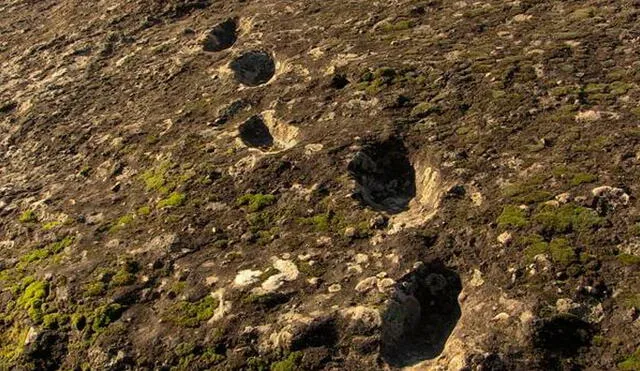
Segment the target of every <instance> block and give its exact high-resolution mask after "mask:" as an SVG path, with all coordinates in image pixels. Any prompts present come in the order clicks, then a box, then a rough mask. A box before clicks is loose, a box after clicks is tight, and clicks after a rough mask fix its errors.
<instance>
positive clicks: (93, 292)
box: [84, 281, 107, 297]
mask: <svg viewBox="0 0 640 371" xmlns="http://www.w3.org/2000/svg"><path fill="white" fill-rule="evenodd" d="M106 288H107V285H105V283H104V282H101V281H98V282H92V283H90V284H88V285H87V286H85V288H84V295H85V296H89V297H92V296H100V295H102V294H103V293H104V292H105V290H106Z"/></svg>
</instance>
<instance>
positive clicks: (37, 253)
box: [20, 248, 51, 263]
mask: <svg viewBox="0 0 640 371" xmlns="http://www.w3.org/2000/svg"><path fill="white" fill-rule="evenodd" d="M49 255H51V252H50V251H49V249H46V248H43V249H35V250H33V251H31V252H30V253H28V254H26V255H23V256H22V257H21V258H20V261H21V262H23V263H31V262H34V261H37V260H43V259H46V258H48V257H49Z"/></svg>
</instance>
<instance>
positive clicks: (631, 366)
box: [618, 348, 640, 371]
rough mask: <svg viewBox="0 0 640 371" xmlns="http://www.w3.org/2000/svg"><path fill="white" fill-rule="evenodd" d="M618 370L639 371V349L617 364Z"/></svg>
mask: <svg viewBox="0 0 640 371" xmlns="http://www.w3.org/2000/svg"><path fill="white" fill-rule="evenodd" d="M618 369H619V370H624V371H638V370H640V348H638V349H637V350H636V351H635V352H633V354H631V355H630V356H629V357H627V358H626V359H625V360H624V361H622V362H620V363H618Z"/></svg>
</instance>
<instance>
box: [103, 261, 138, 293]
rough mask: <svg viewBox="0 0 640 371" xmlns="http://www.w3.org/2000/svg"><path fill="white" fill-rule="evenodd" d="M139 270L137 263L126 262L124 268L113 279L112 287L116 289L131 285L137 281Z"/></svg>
mask: <svg viewBox="0 0 640 371" xmlns="http://www.w3.org/2000/svg"><path fill="white" fill-rule="evenodd" d="M139 269H140V267H139V266H138V263H137V262H135V261H132V260H127V261H125V262H124V264H122V267H120V269H119V270H118V271H117V272H116V273H115V274H114V275H113V277H111V282H110V283H111V285H112V286H115V287H118V286H127V285H131V284H132V283H134V282H135V281H136V273H138V270H139Z"/></svg>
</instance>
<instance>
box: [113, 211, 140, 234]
mask: <svg viewBox="0 0 640 371" xmlns="http://www.w3.org/2000/svg"><path fill="white" fill-rule="evenodd" d="M135 218H136V216H135V215H134V214H126V215H123V216H121V217H119V218H118V220H116V221H115V222H113V224H112V225H111V227H110V228H109V232H117V231H119V230H121V229H123V228H126V227H127V226H128V225H129V224H131V223H133V221H134V220H135Z"/></svg>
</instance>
